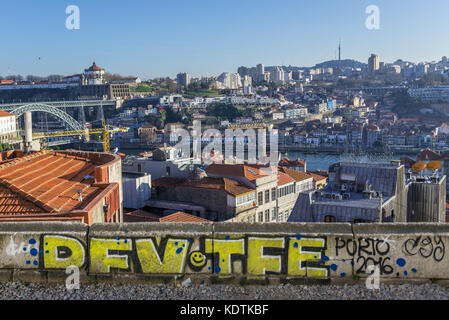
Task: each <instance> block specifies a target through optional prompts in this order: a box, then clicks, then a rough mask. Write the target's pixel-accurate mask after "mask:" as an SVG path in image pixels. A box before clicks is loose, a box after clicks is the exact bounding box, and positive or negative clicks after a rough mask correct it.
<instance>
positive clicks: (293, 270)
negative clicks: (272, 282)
mask: <svg viewBox="0 0 449 320" xmlns="http://www.w3.org/2000/svg"><path fill="white" fill-rule="evenodd" d="M324 246H325V240H324V239H300V240H297V239H296V238H290V241H289V248H288V271H287V274H288V275H292V276H308V277H326V276H327V269H326V268H320V267H310V266H308V267H306V266H305V264H304V266H303V262H306V263H307V261H319V260H321V252H312V251H306V250H305V249H304V248H305V247H313V248H317V249H323V248H324Z"/></svg>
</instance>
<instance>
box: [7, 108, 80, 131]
mask: <svg viewBox="0 0 449 320" xmlns="http://www.w3.org/2000/svg"><path fill="white" fill-rule="evenodd" d="M28 111H29V112H33V111H40V112H46V113H50V114H51V115H53V116H55V117H57V118H59V119H61V120H62V121H63V122H64V123H65V124H66V125H68V126H69V127H70V128H71V129H72V130H84V127H83V125H81V124H80V123H79V122H78V121H76V120H75V119H74V118H73V117H71V116H70V115H69V114H68V113H67V112H64V111H62V110H61V109H59V108H56V107H53V106H49V105H46V104H42V103H33V104H26V105H23V106H21V107H18V108H15V109H13V110H11V113H13V114H15V115H16V116H18V117H20V116H21V115H23V114H24V113H25V112H28Z"/></svg>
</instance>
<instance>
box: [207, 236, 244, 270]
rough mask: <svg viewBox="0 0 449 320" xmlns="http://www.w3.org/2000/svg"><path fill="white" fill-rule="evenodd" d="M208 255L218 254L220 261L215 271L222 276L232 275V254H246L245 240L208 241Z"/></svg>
mask: <svg viewBox="0 0 449 320" xmlns="http://www.w3.org/2000/svg"><path fill="white" fill-rule="evenodd" d="M205 250H206V253H218V260H217V263H216V264H215V267H214V271H215V272H216V273H220V274H228V273H232V261H231V254H244V253H245V241H244V239H235V240H216V239H215V240H212V239H206V246H205Z"/></svg>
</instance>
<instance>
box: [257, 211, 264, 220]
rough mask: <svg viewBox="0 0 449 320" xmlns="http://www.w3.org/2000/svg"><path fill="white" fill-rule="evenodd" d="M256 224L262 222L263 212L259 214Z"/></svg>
mask: <svg viewBox="0 0 449 320" xmlns="http://www.w3.org/2000/svg"><path fill="white" fill-rule="evenodd" d="M258 222H263V212H259V221H258Z"/></svg>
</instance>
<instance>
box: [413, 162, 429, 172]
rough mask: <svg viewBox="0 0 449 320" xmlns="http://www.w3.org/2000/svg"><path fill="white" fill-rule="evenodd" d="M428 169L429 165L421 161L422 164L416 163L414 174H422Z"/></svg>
mask: <svg viewBox="0 0 449 320" xmlns="http://www.w3.org/2000/svg"><path fill="white" fill-rule="evenodd" d="M426 167H427V163H425V162H423V161H420V162H416V163H415V164H414V165H413V166H412V171H413V172H421V171H423V170H424V169H425V168H426Z"/></svg>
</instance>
